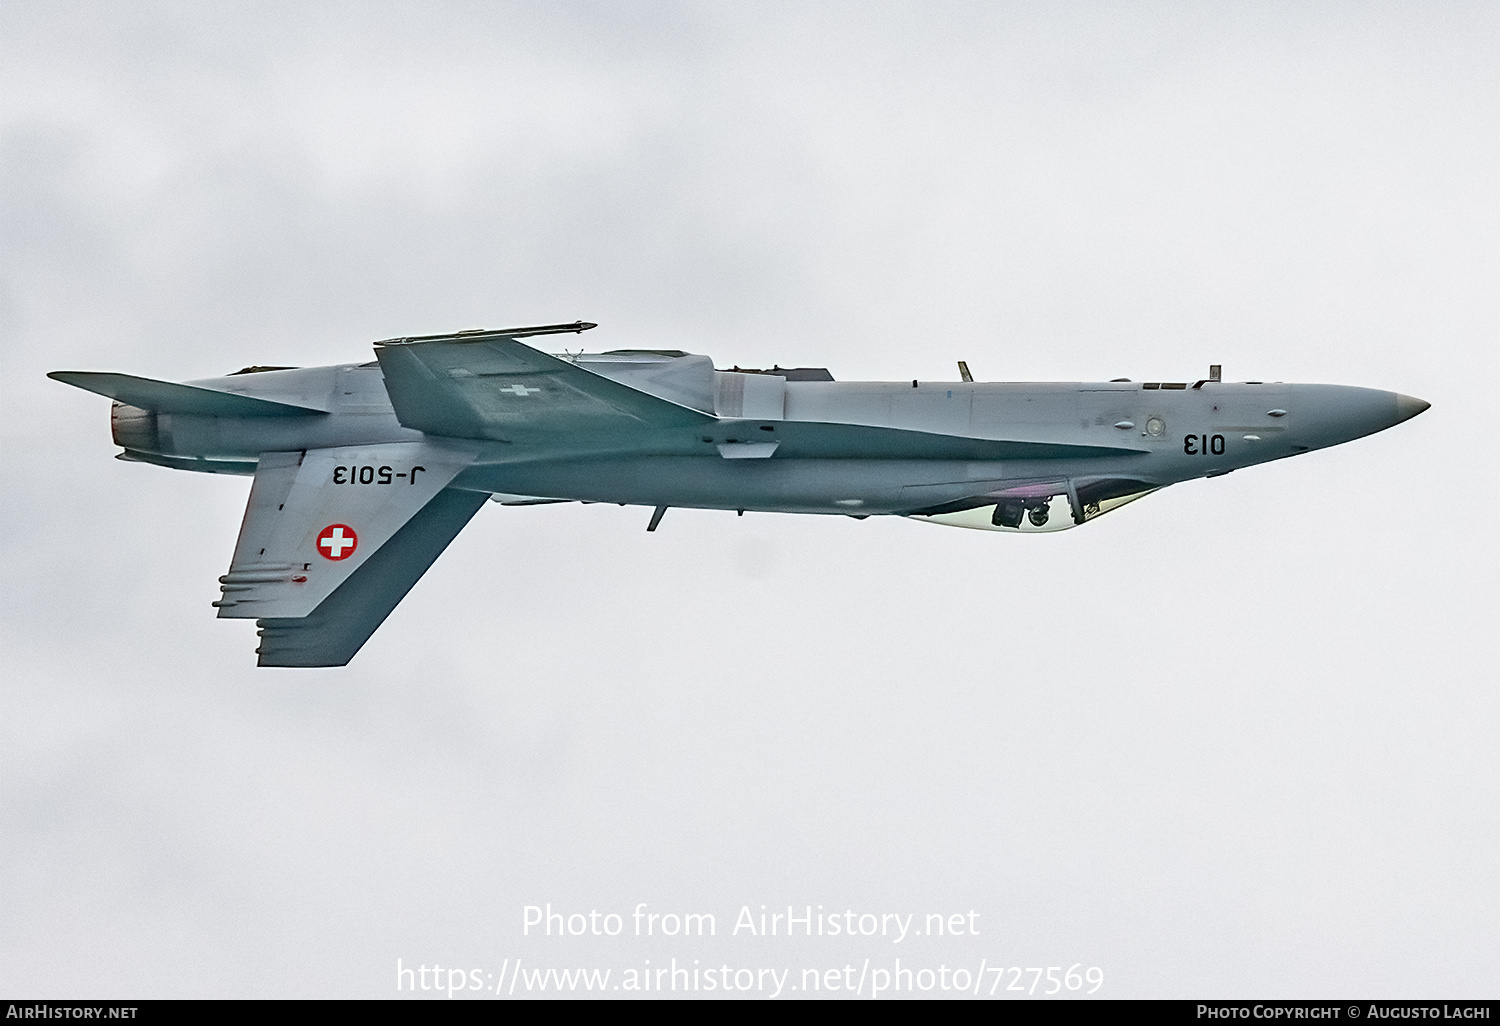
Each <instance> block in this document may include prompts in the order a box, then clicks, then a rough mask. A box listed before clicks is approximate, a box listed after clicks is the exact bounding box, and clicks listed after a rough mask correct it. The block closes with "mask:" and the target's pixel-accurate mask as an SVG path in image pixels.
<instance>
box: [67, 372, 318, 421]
mask: <svg viewBox="0 0 1500 1026" xmlns="http://www.w3.org/2000/svg"><path fill="white" fill-rule="evenodd" d="M47 377H49V378H51V379H53V380H54V381H61V382H62V383H63V384H65V385H73V386H75V387H77V388H82V389H84V390H85V391H89V392H97V393H98V394H99V395H107V396H109V397H110V398H111V399H113V400H115V401H116V402H121V403H124V404H125V405H127V406H138V407H140V408H141V409H143V410H155V411H156V412H157V413H178V414H186V415H190V416H197V417H305V416H308V415H310V414H326V413H327V411H326V410H318V409H314V408H313V407H311V406H294V405H292V404H290V403H283V402H276V401H273V400H271V399H259V398H256V397H255V396H253V395H240V394H239V393H237V392H223V391H220V390H218V389H216V388H203V387H201V386H199V385H183V384H179V383H178V382H175V381H157V380H156V379H155V378H141V377H137V376H136V375H134V374H113V373H107V372H96V371H52V372H51V373H50V374H48V375H47Z"/></svg>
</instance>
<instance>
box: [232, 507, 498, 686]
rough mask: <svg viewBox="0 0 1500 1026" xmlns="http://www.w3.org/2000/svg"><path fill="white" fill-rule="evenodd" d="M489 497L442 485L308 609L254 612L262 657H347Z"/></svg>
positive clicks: (331, 660) (283, 661)
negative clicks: (260, 615)
mask: <svg viewBox="0 0 1500 1026" xmlns="http://www.w3.org/2000/svg"><path fill="white" fill-rule="evenodd" d="M488 498H489V496H488V495H486V494H485V493H483V492H464V491H459V490H458V489H455V488H446V489H444V490H443V491H441V492H439V493H438V494H437V495H436V496H435V497H434V498H433V499H432V501H431V502H429V503H427V505H425V506H423V507H422V509H421V510H419V511H418V512H417V514H416V515H415V516H413V517H412V518H411V519H410V520H408V521H407V522H406V524H405V526H403V527H402V528H401V530H399V531H397V532H396V534H395V535H394V536H393V537H392V538H391V540H390V541H388V542H386V543H385V544H384V545H382V546H381V547H380V548H379V550H377V551H376V552H375V554H374V555H372V556H371V557H370V558H369V559H367V560H366V561H365V562H364V564H363V565H362V566H360V568H359V569H358V570H356V571H355V572H354V573H353V574H352V575H351V576H350V577H349V579H348V580H346V581H345V582H344V583H343V584H341V585H339V587H338V589H337V590H335V591H334V592H333V594H331V595H329V596H328V597H327V598H326V599H324V600H323V601H322V602H321V603H319V605H318V607H317V608H316V609H314V610H313V611H312V612H311V613H310V614H308V615H307V616H304V617H299V618H295V619H293V618H286V617H274V618H273V617H268V618H265V619H261V620H257V621H256V626H258V627H259V628H260V647H259V648H258V649H257V650H256V651H257V652H258V653H259V654H260V660H259V663H258V665H260V666H343V665H344V664H346V663H348V662H349V660H350V659H353V658H354V654H355V653H356V652H358V651H359V649H360V646H362V645H363V644H364V643H365V642H366V641H367V640H368V639H369V637H370V635H371V634H374V633H375V629H376V628H377V627H379V626H380V625H381V623H383V622H384V621H385V618H386V617H387V616H389V615H390V613H391V610H393V609H395V608H396V606H397V604H398V603H400V601H401V600H402V599H403V598H404V597H405V596H406V593H407V592H408V591H410V590H411V588H412V585H414V584H416V583H417V581H418V579H419V578H421V576H422V575H423V574H424V573H426V572H427V568H428V567H430V566H431V565H432V564H433V562H434V561H435V560H436V559H437V558H438V556H439V555H441V554H442V552H443V550H444V549H445V548H447V547H448V543H449V542H451V541H452V540H453V539H454V538H455V537H457V536H458V532H459V531H461V530H463V528H464V525H465V524H467V523H468V522H469V520H470V518H472V517H473V516H474V514H475V513H476V512H477V511H478V510H479V507H480V506H483V505H484V503H485V500H486V499H488Z"/></svg>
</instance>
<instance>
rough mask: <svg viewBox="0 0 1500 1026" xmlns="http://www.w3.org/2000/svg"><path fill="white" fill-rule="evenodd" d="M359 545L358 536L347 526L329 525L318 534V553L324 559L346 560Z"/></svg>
mask: <svg viewBox="0 0 1500 1026" xmlns="http://www.w3.org/2000/svg"><path fill="white" fill-rule="evenodd" d="M358 545H359V535H357V534H355V533H354V528H352V527H350V526H349V525H348V524H329V525H328V526H327V527H325V528H323V530H322V531H320V532H318V553H319V555H321V556H323V558H324V559H348V558H349V557H350V556H352V555H354V550H355V548H356V547H357V546H358Z"/></svg>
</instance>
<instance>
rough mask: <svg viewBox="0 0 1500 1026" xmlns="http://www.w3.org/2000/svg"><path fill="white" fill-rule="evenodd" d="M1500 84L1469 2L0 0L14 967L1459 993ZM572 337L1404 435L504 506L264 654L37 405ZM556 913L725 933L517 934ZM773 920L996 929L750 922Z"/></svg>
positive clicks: (223, 520) (219, 504)
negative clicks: (431, 344) (86, 379)
mask: <svg viewBox="0 0 1500 1026" xmlns="http://www.w3.org/2000/svg"><path fill="white" fill-rule="evenodd" d="M1497 67H1500V14H1497V8H1496V7H1495V5H1493V4H1489V3H1482V2H1476V3H1432V2H1423V3H1409V4H1401V3H1348V4H1337V3H1264V4H1240V5H1230V4H1130V5H1120V4H1105V3H1100V4H1087V3H1080V4H1067V3H1045V4H1044V3H1033V4H1002V3H982V4H960V3H921V4H884V5H880V4H871V3H848V4H827V3H825V4H813V3H801V4H785V5H783V4H774V3H765V2H757V3H754V4H740V5H730V4H709V3H701V4H668V3H658V4H649V3H571V4H569V3H547V4H540V3H537V4H489V3H476V4H461V3H448V4H409V5H382V4H366V3H360V4H347V5H344V4H333V3H322V4H317V5H306V4H285V5H277V4H260V5H232V4H213V5H206V6H205V5H201V4H178V5H170V4H152V3H132V4H123V5H122V4H98V5H93V4H87V3H77V4H66V5H64V4H57V3H24V2H16V0H6V2H4V3H3V5H0V132H3V135H0V165H3V171H0V267H3V272H0V346H3V350H0V361H3V366H0V389H3V398H4V406H3V408H4V410H5V413H6V416H5V431H6V435H7V439H8V444H7V446H6V447H5V458H6V461H7V466H6V472H5V473H4V474H3V475H0V501H3V502H4V509H5V514H4V518H3V523H4V531H3V532H0V553H3V556H0V559H3V566H4V580H5V584H6V587H5V588H4V596H3V602H4V607H3V608H4V613H3V624H0V627H3V635H0V637H3V641H0V644H3V649H0V660H3V663H0V667H3V669H0V676H3V685H0V686H3V692H0V694H3V699H0V701H3V709H0V862H3V864H0V880H3V884H0V990H3V991H5V992H7V993H10V994H13V995H17V996H20V995H25V996H37V997H84V996H93V997H103V996H110V997H126V996H139V997H165V996H199V995H209V996H216V995H246V996H250V995H254V996H356V997H383V996H394V995H395V992H396V991H395V980H396V977H395V966H396V960H397V959H398V958H400V959H403V964H404V965H407V966H413V965H421V964H426V965H431V964H433V963H441V964H442V965H443V966H444V967H445V969H446V968H448V967H462V968H464V969H477V970H480V971H481V972H496V973H498V972H499V971H500V969H501V963H502V962H503V960H505V959H507V958H508V959H511V960H514V959H516V958H522V959H525V960H526V961H527V964H528V965H536V966H547V965H555V966H558V967H563V968H567V967H573V966H579V967H597V968H600V969H604V968H613V969H614V971H615V972H616V973H619V972H622V971H623V970H624V969H625V968H627V967H632V966H634V967H641V966H643V965H644V962H645V960H646V959H651V960H652V961H653V964H655V965H660V964H662V962H663V961H664V960H670V959H671V958H672V957H676V958H677V959H678V960H679V962H687V961H691V960H693V959H699V960H700V961H701V962H703V963H704V964H705V965H707V964H709V963H713V964H719V963H726V964H729V965H730V966H731V968H732V969H734V968H739V967H749V968H752V969H754V968H759V967H775V968H776V969H777V970H778V971H779V970H782V969H787V968H790V969H792V970H793V972H794V975H793V978H792V982H793V983H795V982H797V980H798V978H799V977H798V976H797V975H796V974H798V973H800V972H801V970H802V969H803V968H809V967H813V968H842V967H843V966H844V965H845V964H853V965H854V966H855V967H856V970H857V969H858V967H859V966H860V964H861V962H862V960H864V959H866V958H868V959H870V960H871V963H870V964H871V966H872V967H873V968H876V969H878V968H880V967H882V966H887V967H888V966H890V965H891V963H892V961H893V959H894V958H895V957H901V958H902V960H903V965H904V966H908V967H915V968H921V967H923V966H931V967H933V968H936V967H937V966H938V965H939V964H940V963H943V964H947V965H948V966H950V968H951V967H954V966H968V967H971V969H972V968H977V967H978V965H979V963H980V961H981V960H982V959H983V960H987V965H989V966H995V965H1004V966H1021V967H1026V966H1050V965H1061V966H1064V967H1067V966H1070V965H1072V964H1074V963H1082V964H1083V966H1084V967H1089V966H1098V967H1100V968H1101V969H1102V970H1103V972H1104V974H1105V985H1104V987H1103V988H1102V990H1101V992H1100V993H1101V994H1103V995H1106V996H1114V997H1126V996H1130V997H1195V996H1224V997H1229V996H1244V997H1270V996H1284V997H1303V996H1320V995H1348V996H1372V997H1374V996H1390V997H1395V996H1421V997H1462V996H1490V997H1492V996H1493V995H1494V994H1495V992H1496V990H1497V988H1500V967H1497V963H1496V961H1495V958H1494V954H1495V952H1496V951H1497V950H1500V882H1497V881H1500V872H1497V867H1496V852H1497V850H1500V754H1497V750H1496V742H1495V737H1496V734H1497V729H1496V728H1497V723H1500V697H1497V691H1496V685H1497V683H1500V681H1497V670H1496V653H1495V642H1494V633H1495V625H1496V623H1497V615H1496V614H1497V612H1500V609H1497V605H1500V603H1497V599H1496V588H1495V581H1496V571H1497V569H1500V567H1497V552H1496V544H1495V540H1494V539H1495V534H1494V524H1495V514H1494V510H1495V508H1496V501H1497V499H1500V495H1497V488H1496V476H1497V475H1496V473H1495V471H1496V459H1495V454H1494V451H1493V442H1492V441H1491V440H1492V438H1493V435H1494V430H1493V428H1494V410H1495V397H1494V384H1493V382H1494V381H1495V373H1496V371H1497V369H1500V368H1497V366H1496V363H1497V361H1496V338H1497V330H1500V314H1497V299H1496V296H1497V289H1496V286H1497V283H1500V246H1497V239H1500V209H1497V207H1500V200H1497V196H1500V190H1497V169H1500V160H1497V150H1500V147H1497V134H1500V133H1497V127H1496V126H1497V125H1500V74H1497V70H1496V69H1497ZM577 318H584V319H588V320H593V321H597V322H599V323H600V325H601V326H600V328H599V329H598V330H597V331H595V332H592V333H591V334H590V335H588V336H586V341H587V343H588V344H589V345H590V346H591V347H593V348H620V347H628V346H652V347H659V348H681V349H686V350H690V351H693V352H700V353H706V354H708V355H710V356H712V357H714V359H715V360H716V361H717V362H718V363H719V364H720V365H721V366H727V365H731V364H735V363H738V364H741V365H748V366H756V365H768V364H770V363H772V362H773V361H774V362H778V363H780V364H782V365H794V366H795V365H811V366H827V367H829V368H830V369H831V370H832V372H833V373H834V375H835V376H836V377H838V378H840V379H846V380H847V379H899V378H909V377H922V378H942V377H952V376H954V361H955V360H957V359H964V360H967V361H968V363H969V365H970V367H972V368H973V370H974V372H975V374H976V376H977V377H978V378H979V379H980V380H1033V379H1037V380H1098V379H1107V378H1113V377H1119V376H1128V377H1132V378H1135V379H1137V380H1139V379H1143V378H1144V379H1150V380H1158V379H1167V380H1182V379H1189V380H1191V379H1192V378H1194V377H1200V376H1203V374H1204V372H1205V371H1206V369H1207V366H1208V364H1209V363H1211V362H1213V363H1222V364H1223V365H1224V368H1225V375H1226V377H1228V378H1230V379H1233V380H1244V379H1262V378H1263V379H1266V380H1286V381H1313V382H1336V383H1344V384H1355V385H1368V386H1373V387H1378V388H1385V389H1391V390H1394V391H1399V392H1404V393H1408V394H1411V395H1415V396H1419V397H1421V398H1423V399H1426V400H1428V401H1430V402H1431V403H1432V404H1433V407H1432V409H1431V410H1430V411H1429V412H1428V413H1426V414H1424V415H1423V416H1421V417H1419V418H1418V419H1416V420H1414V421H1412V422H1410V423H1407V424H1404V425H1401V426H1399V427H1397V428H1395V429H1392V430H1390V431H1388V432H1385V433H1382V434H1379V435H1375V436H1372V437H1369V438H1365V439H1362V440H1359V441H1356V442H1353V443H1350V444H1348V445H1345V446H1340V447H1337V448H1334V449H1330V450H1325V451H1321V452H1317V453H1312V454H1309V455H1306V456H1303V457H1299V458H1297V459H1293V460H1286V461H1282V462H1279V463H1275V464H1271V465H1268V466H1264V467H1258V468H1252V469H1248V470H1245V471H1242V472H1239V473H1236V474H1233V475H1231V476H1229V477H1226V478H1222V479H1217V480H1214V481H1207V482H1193V483H1188V484H1184V485H1180V486H1177V487H1174V488H1172V489H1169V490H1167V491H1165V492H1163V493H1161V494H1158V495H1155V496H1152V497H1150V498H1149V499H1147V500H1145V501H1143V502H1139V503H1136V504H1133V505H1131V506H1129V507H1128V508H1126V509H1123V510H1121V511H1119V512H1117V513H1114V514H1111V515H1110V516H1109V517H1107V518H1105V519H1103V520H1101V521H1099V522H1098V523H1094V524H1090V525H1088V526H1087V527H1085V528H1083V529H1081V530H1077V531H1070V532H1066V533H1062V534H1057V535H1050V536H1040V537H1009V536H1000V535H986V534H983V533H979V532H968V531H958V530H950V529H940V528H937V527H934V526H930V525H925V524H919V523H914V522H909V521H904V520H900V519H895V518H871V519H868V520H865V521H855V520H852V519H848V518H842V517H826V518H821V517H792V516H777V515H770V514H763V515H755V514H748V515H746V516H745V517H744V518H742V519H741V518H736V517H735V516H734V515H733V514H732V513H717V512H698V511H685V510H673V511H671V512H670V513H669V514H668V516H667V518H666V520H665V521H664V522H663V524H662V527H661V529H660V530H659V531H657V532H656V533H654V534H650V535H648V534H646V533H645V531H644V527H645V523H646V520H647V517H648V515H649V513H648V511H647V510H644V509H639V508H625V509H621V508H618V507H613V506H610V507H605V506H579V505H560V506H547V507H539V508H532V509H508V508H500V507H497V506H490V507H487V508H486V509H484V510H482V511H481V512H480V514H479V516H478V517H477V518H476V520H475V521H474V522H473V523H472V524H471V525H470V527H469V528H468V529H467V530H466V531H465V532H464V533H463V534H462V535H461V536H460V537H459V539H458V540H457V541H456V542H455V543H454V545H453V546H452V547H451V548H450V549H449V550H448V552H447V554H445V555H444V556H443V557H442V559H440V560H439V562H438V563H437V565H436V566H435V567H434V568H433V569H432V571H431V572H430V573H429V574H428V575H427V576H426V577H425V578H424V579H423V581H422V582H421V583H420V584H418V586H417V587H416V588H415V589H414V590H413V591H412V593H411V594H410V595H409V596H408V598H407V599H406V600H405V602H404V603H403V604H402V605H401V607H400V608H398V610H397V611H396V612H395V613H394V614H393V615H392V617H391V618H390V620H388V621H387V623H386V624H385V626H384V627H383V628H382V629H381V630H380V631H379V632H378V633H377V634H376V635H375V637H374V638H373V639H372V640H371V641H370V643H369V644H368V645H367V646H366V647H365V649H364V650H363V651H362V652H361V653H360V655H359V656H357V657H356V659H355V660H354V662H353V663H352V664H351V665H350V666H348V667H346V668H342V669H334V670H300V671H288V670H258V669H256V667H255V666H254V661H255V660H254V654H253V649H254V647H255V639H254V635H253V628H252V627H251V625H250V624H248V623H245V622H238V621H228V622H226V621H216V620H215V619H214V617H213V613H214V610H213V609H211V608H210V606H209V602H210V601H212V600H213V599H214V598H216V597H218V590H217V584H216V578H217V577H218V575H219V574H221V573H223V572H224V571H225V569H226V568H227V566H228V562H229V557H230V553H231V551H232V549H233V545H234V539H235V536H236V533H237V531H238V527H239V519H240V514H241V510H242V508H243V504H244V501H245V496H246V493H247V490H248V482H247V481H246V480H245V479H243V478H216V477H209V476H204V475H191V474H183V473H178V472H174V471H168V470H164V469H159V468H154V467H148V466H142V465H138V464H125V463H120V462H116V461H114V460H112V459H111V457H112V455H113V454H114V452H115V451H116V450H115V448H114V447H113V446H112V445H111V444H110V442H109V438H108V429H107V411H108V403H107V402H106V401H105V400H103V399H101V398H99V397H95V396H89V395H87V394H85V393H82V392H78V391H75V390H71V389H68V388H66V387H64V386H62V385H60V384H57V383H55V382H51V381H48V380H46V379H45V378H44V377H43V374H44V373H45V372H46V371H48V370H54V369H88V370H120V371H128V372H133V373H139V374H145V375H151V376H158V377H164V378H173V379H185V378H195V377H204V376H209V375H214V374H220V373H223V372H225V371H229V370H233V369H235V368H238V367H241V366H244V365H246V364H294V365H304V366H306V365H317V364H322V363H332V362H342V361H354V360H366V359H369V358H370V357H371V350H370V346H369V343H370V342H371V340H373V339H378V338H386V337H390V336H395V335H401V334H409V333H426V332H436V331H443V330H448V329H460V328H468V327H475V326H483V325H488V326H503V325H512V324H526V323H538V322H549V321H563V320H574V319H577ZM547 902H551V903H552V905H553V906H554V908H555V909H558V910H562V911H565V912H578V911H582V912H587V911H589V910H590V909H598V910H600V911H601V912H615V913H621V914H628V913H629V912H630V911H631V910H633V909H634V907H635V906H636V905H637V904H638V903H640V902H645V903H647V904H648V906H649V907H650V909H651V910H655V911H661V912H667V911H678V912H711V913H714V914H715V915H716V916H717V924H718V934H719V935H718V936H716V937H715V938H713V939H712V940H704V941H697V940H694V941H691V942H688V941H681V940H677V941H669V942H664V941H661V940H660V939H650V940H648V939H638V938H634V937H628V936H622V937H619V938H593V937H587V938H576V939H574V938H569V939H565V940H560V939H557V938H552V939H547V938H537V937H535V936H530V937H525V936H523V935H522V910H523V908H524V907H525V906H527V905H543V904H545V903H547ZM762 904H765V905H768V906H771V907H772V908H773V909H774V908H777V907H784V906H785V905H787V904H793V905H795V906H797V907H798V908H801V907H802V906H804V905H808V904H811V905H814V906H817V905H820V904H821V905H822V906H824V909H825V910H832V911H839V912H843V911H844V910H853V911H854V912H855V913H857V914H861V913H877V914H878V913H890V912H895V913H900V914H903V915H904V914H908V913H914V914H916V916H917V922H918V923H919V924H920V923H921V922H923V917H924V916H925V915H926V914H927V913H931V912H943V913H951V912H964V913H967V912H968V911H969V910H971V909H973V910H975V911H977V912H978V913H979V914H980V918H979V919H977V921H976V922H977V925H978V927H979V929H980V936H978V937H965V938H961V939H958V938H944V939H942V940H939V939H937V938H913V939H910V940H908V941H907V942H905V943H903V944H902V945H899V946H897V945H892V944H891V943H890V942H889V939H888V938H887V939H880V938H874V939H870V938H861V939H859V940H856V941H854V942H849V941H847V940H845V939H843V938H838V939H832V938H827V937H824V938H818V937H813V938H801V939H798V940H794V941H786V940H784V939H779V938H778V939H772V938H751V937H748V936H746V935H745V934H744V933H743V932H741V933H740V934H739V935H731V933H730V931H731V928H732V925H733V923H734V920H735V918H736V915H737V913H738V912H739V910H740V908H741V907H742V906H744V905H750V906H751V907H752V908H753V909H755V910H756V911H757V913H758V909H759V906H760V905H762ZM626 932H627V933H628V932H629V926H628V919H627V930H626ZM618 978H619V977H618V976H616V977H615V979H618ZM985 986H986V989H987V988H988V984H987V983H986V985H985ZM798 993H801V992H798ZM934 993H937V992H934ZM784 996H790V995H784Z"/></svg>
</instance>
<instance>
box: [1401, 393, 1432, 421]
mask: <svg viewBox="0 0 1500 1026" xmlns="http://www.w3.org/2000/svg"><path fill="white" fill-rule="evenodd" d="M1431 408H1432V404H1431V403H1429V402H1425V401H1423V400H1421V399H1417V398H1415V397H1413V396H1409V395H1401V394H1400V393H1399V392H1398V393H1397V394H1396V423H1397V424H1399V423H1401V422H1402V421H1403V420H1411V419H1412V418H1413V417H1415V416H1416V415H1417V414H1419V413H1421V412H1422V411H1423V410H1427V409H1431Z"/></svg>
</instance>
